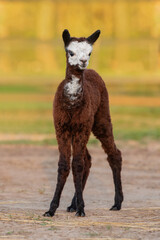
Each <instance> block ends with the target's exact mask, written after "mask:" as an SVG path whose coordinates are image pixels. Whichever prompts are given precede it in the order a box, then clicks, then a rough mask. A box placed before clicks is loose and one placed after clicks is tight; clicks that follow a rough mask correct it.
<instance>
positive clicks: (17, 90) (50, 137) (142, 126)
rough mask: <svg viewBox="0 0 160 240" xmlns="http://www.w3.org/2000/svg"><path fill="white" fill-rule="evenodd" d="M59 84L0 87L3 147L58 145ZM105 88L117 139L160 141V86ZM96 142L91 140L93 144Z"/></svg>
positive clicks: (117, 85)
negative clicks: (55, 118)
mask: <svg viewBox="0 0 160 240" xmlns="http://www.w3.org/2000/svg"><path fill="white" fill-rule="evenodd" d="M57 84H58V82H57V81H54V80H53V84H51V83H50V81H49V82H47V81H46V84H45V83H44V84H39V85H38V84H35V83H33V84H29V83H27V82H26V84H21V85H20V84H13V85H10V84H2V85H1V86H0V112H1V114H0V143H25V144H30V143H33V144H56V140H55V132H54V127H53V120H52V102H53V97H54V93H55V90H56V86H57ZM106 85H107V87H108V90H109V94H110V106H111V116H112V122H113V126H114V134H115V138H116V139H117V140H129V139H132V140H138V141H143V140H145V139H155V140H157V139H160V120H159V119H160V91H159V90H160V84H157V83H152V84H151V83H149V82H148V83H147V84H143V83H141V84H139V83H138V82H137V83H134V84H133V83H132V84H129V83H120V82H119V83H111V82H110V81H108V82H107V80H106ZM15 135H21V137H20V138H18V139H17V138H15V137H14V136H15ZM42 135H43V137H39V136H42ZM4 136H8V137H7V138H6V137H4ZM11 136H12V137H11ZM29 136H36V137H32V138H31V137H29ZM96 142H97V141H96V140H95V139H94V138H93V137H91V143H96Z"/></svg>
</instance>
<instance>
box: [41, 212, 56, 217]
mask: <svg viewBox="0 0 160 240" xmlns="http://www.w3.org/2000/svg"><path fill="white" fill-rule="evenodd" d="M43 216H44V217H53V216H54V213H53V212H51V211H48V212H45V213H44V214H43Z"/></svg>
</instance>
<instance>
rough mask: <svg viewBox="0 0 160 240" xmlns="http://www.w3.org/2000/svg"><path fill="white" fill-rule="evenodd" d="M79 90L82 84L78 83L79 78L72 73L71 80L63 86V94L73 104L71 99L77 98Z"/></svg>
mask: <svg viewBox="0 0 160 240" xmlns="http://www.w3.org/2000/svg"><path fill="white" fill-rule="evenodd" d="M81 91H82V85H81V84H80V83H79V78H77V77H76V76H74V75H72V79H71V81H70V82H68V83H66V85H65V86H64V92H65V95H66V96H67V97H68V98H69V99H70V100H71V104H74V102H73V101H74V100H76V99H77V97H78V95H79V94H80V93H81Z"/></svg>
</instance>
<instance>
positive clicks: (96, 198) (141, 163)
mask: <svg viewBox="0 0 160 240" xmlns="http://www.w3.org/2000/svg"><path fill="white" fill-rule="evenodd" d="M118 145H119V147H120V148H121V149H122V151H123V160H124V161H123V172H122V179H123V191H124V197H125V201H124V203H123V206H122V210H121V211H119V212H112V211H109V208H110V207H111V206H112V204H113V198H114V187H113V181H112V174H111V170H110V168H109V165H108V163H107V161H106V156H105V154H104V152H103V150H102V149H101V147H100V146H97V147H89V149H90V153H91V155H92V168H91V173H90V176H89V179H88V182H87V186H86V188H85V192H84V200H85V205H86V207H85V212H86V217H85V218H77V217H75V216H74V213H67V212H66V207H67V206H68V205H69V204H70V201H71V198H72V195H73V193H74V186H73V182H72V174H70V176H69V178H68V180H67V183H66V185H65V188H64V191H63V194H62V197H61V204H60V207H59V209H58V210H57V212H56V215H55V216H54V217H53V218H44V217H43V216H42V214H43V213H44V212H45V211H46V210H48V207H49V204H50V200H51V198H52V195H53V191H54V189H55V184H56V177H57V162H58V151H57V148H56V147H38V146H0V159H1V168H0V191H1V196H0V208H1V212H0V239H12V240H13V239H40V240H41V239H43V240H44V239H56V240H58V239H148V240H150V239H160V187H159V184H160V164H159V160H160V145H159V143H156V142H152V143H148V144H143V145H139V144H138V143H135V142H128V143H119V144H118Z"/></svg>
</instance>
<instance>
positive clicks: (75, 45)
mask: <svg viewBox="0 0 160 240" xmlns="http://www.w3.org/2000/svg"><path fill="white" fill-rule="evenodd" d="M99 35H100V30H97V31H96V32H94V33H93V34H92V35H91V36H89V37H88V38H75V37H70V34H69V31H68V30H66V29H65V30H64V31H63V34H62V37H63V41H64V45H65V50H66V55H67V61H68V64H69V65H70V66H73V67H74V68H76V69H80V70H84V69H85V68H86V67H87V66H88V63H89V59H90V55H91V53H92V45H93V44H94V42H95V41H96V40H97V39H98V37H99Z"/></svg>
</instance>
